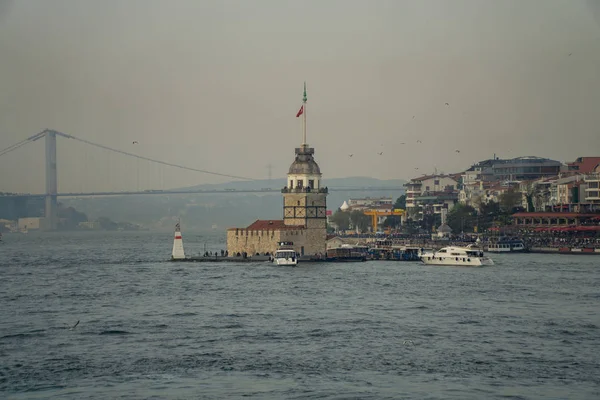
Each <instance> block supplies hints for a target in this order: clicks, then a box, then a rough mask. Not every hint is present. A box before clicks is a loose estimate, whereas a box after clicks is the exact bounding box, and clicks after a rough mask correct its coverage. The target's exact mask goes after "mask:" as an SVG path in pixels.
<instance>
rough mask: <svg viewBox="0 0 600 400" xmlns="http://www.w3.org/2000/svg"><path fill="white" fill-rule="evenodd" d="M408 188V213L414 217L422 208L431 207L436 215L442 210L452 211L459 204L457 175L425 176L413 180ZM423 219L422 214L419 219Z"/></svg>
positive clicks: (406, 185)
mask: <svg viewBox="0 0 600 400" xmlns="http://www.w3.org/2000/svg"><path fill="white" fill-rule="evenodd" d="M404 186H405V187H406V212H407V213H408V215H414V214H415V210H417V211H416V212H417V213H419V211H418V210H419V209H420V208H421V207H422V206H425V205H429V206H431V207H432V208H433V212H434V213H435V214H439V213H441V209H442V208H447V209H448V210H450V209H451V208H452V207H454V204H456V203H457V202H458V179H457V178H456V175H425V176H422V177H419V178H415V179H411V180H410V182H407V183H406V184H405V185H404ZM421 217H422V212H421V213H420V214H417V218H421Z"/></svg>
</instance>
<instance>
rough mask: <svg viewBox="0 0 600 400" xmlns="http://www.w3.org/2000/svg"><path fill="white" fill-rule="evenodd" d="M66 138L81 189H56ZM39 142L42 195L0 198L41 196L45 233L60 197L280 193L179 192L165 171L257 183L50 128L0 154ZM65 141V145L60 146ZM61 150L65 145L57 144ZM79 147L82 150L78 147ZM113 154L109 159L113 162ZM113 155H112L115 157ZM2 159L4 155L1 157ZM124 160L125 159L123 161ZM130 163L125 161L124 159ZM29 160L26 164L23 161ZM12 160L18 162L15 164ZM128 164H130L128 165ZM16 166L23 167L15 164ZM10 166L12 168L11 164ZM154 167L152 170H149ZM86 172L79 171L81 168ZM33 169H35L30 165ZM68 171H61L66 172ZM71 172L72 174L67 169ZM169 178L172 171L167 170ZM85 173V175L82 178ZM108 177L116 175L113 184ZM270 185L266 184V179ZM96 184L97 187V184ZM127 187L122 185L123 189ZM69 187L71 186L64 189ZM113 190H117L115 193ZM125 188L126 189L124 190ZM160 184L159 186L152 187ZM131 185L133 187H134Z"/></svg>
mask: <svg viewBox="0 0 600 400" xmlns="http://www.w3.org/2000/svg"><path fill="white" fill-rule="evenodd" d="M59 137H60V138H63V139H67V140H69V141H70V142H73V143H76V144H78V145H79V147H77V148H73V147H71V148H69V149H68V154H69V156H68V157H65V158H66V159H72V158H74V157H75V158H77V157H80V158H82V161H83V162H82V164H83V166H81V165H75V166H72V167H71V169H72V170H77V171H78V172H77V174H78V176H79V175H82V176H83V179H79V180H80V181H81V182H80V183H79V184H78V185H79V190H73V188H74V187H75V186H77V184H74V183H73V182H72V181H73V180H72V179H68V180H67V181H68V182H69V183H70V187H69V189H70V190H63V191H59V186H58V165H59V163H58V162H57V161H58V160H57V138H59ZM40 139H44V140H45V159H44V163H43V167H42V169H43V170H44V176H43V180H44V181H45V191H44V193H37V194H36V193H23V192H18V191H10V190H2V189H5V188H0V196H3V197H19V198H40V197H44V201H45V210H44V211H45V225H46V226H45V229H48V230H54V229H56V226H57V223H58V201H57V199H58V197H90V196H131V195H172V194H209V193H229V194H235V193H238V194H242V193H269V192H280V191H281V189H280V188H272V187H260V188H259V187H256V188H245V189H243V188H242V189H240V188H236V189H227V188H225V189H223V188H215V189H206V188H202V189H200V188H194V187H193V186H194V184H193V183H192V182H193V181H194V180H192V179H190V180H189V182H190V184H188V185H187V186H190V188H183V189H182V188H181V187H184V186H186V185H181V186H180V188H164V184H165V181H167V182H173V181H176V179H171V178H172V176H169V172H168V171H179V172H178V173H177V174H178V176H180V174H181V172H182V171H186V172H187V173H188V174H190V173H191V174H194V175H197V174H198V173H201V174H208V175H213V176H218V177H222V178H230V179H235V180H238V181H250V182H252V181H257V180H256V179H253V178H249V177H244V176H238V175H233V174H227V173H221V172H216V171H209V170H205V169H199V168H193V167H190V166H186V165H182V164H176V163H172V162H167V161H163V160H158V159H154V158H151V157H146V156H142V155H140V154H135V153H132V152H128V151H124V150H119V149H115V148H112V147H109V146H106V145H102V144H99V143H95V142H92V141H90V140H86V139H82V138H78V137H76V136H73V135H69V134H66V133H63V132H58V131H55V130H51V129H45V130H43V131H42V132H39V133H37V134H35V135H33V136H30V137H28V138H26V139H24V140H22V141H20V142H18V143H15V144H13V145H12V146H9V147H7V148H5V149H2V150H0V157H3V156H6V155H8V154H10V153H13V152H14V151H15V150H18V149H20V148H22V147H24V146H26V145H28V144H30V143H34V142H36V141H38V140H40ZM61 143H63V142H61ZM61 146H63V145H62V144H61ZM82 146H83V147H82ZM87 148H94V149H97V150H100V151H102V152H104V153H105V154H107V155H108V158H107V159H105V160H104V161H101V163H103V164H105V165H104V167H100V168H98V167H96V168H94V167H93V166H92V167H90V164H91V163H92V161H97V160H93V159H94V157H92V155H91V154H90V153H89V152H88V151H87ZM111 154H112V155H113V156H112V158H111ZM115 156H116V157H115ZM5 158H6V157H5ZM123 160H125V161H123ZM127 160H129V161H127ZM27 161H29V160H27ZM13 162H16V161H13ZM132 162H133V163H134V164H132ZM18 164H19V165H23V164H24V163H23V162H22V161H21V162H18ZM11 165H12V164H11ZM150 166H154V168H152V167H150ZM10 168H11V167H4V168H3V169H6V170H10ZM82 169H83V170H84V171H83V172H81V170H82ZM31 170H34V171H35V170H37V168H35V167H33V168H31ZM100 170H104V171H103V172H104V177H105V178H106V176H108V179H104V180H103V182H104V184H105V186H106V183H107V182H108V186H109V188H106V189H105V190H99V189H98V188H87V187H85V186H86V183H85V182H89V181H94V179H90V178H93V177H94V176H96V175H99V174H100ZM123 171H130V174H131V172H133V175H135V176H134V178H133V179H125V178H123ZM66 172H68V171H61V173H66ZM71 172H72V171H71ZM171 174H173V172H171ZM86 175H89V176H86ZM111 177H118V178H119V179H117V178H115V179H114V180H113V179H111ZM269 181H270V180H269ZM96 184H97V183H96ZM124 185H125V186H124ZM67 186H69V185H67ZM115 186H121V187H119V188H118V189H117V188H115ZM123 186H124V187H123ZM157 186H159V187H160V188H156V187H157ZM132 187H135V189H132ZM328 190H329V191H349V192H352V191H363V192H364V191H367V192H369V191H398V190H399V188H397V187H330V188H328Z"/></svg>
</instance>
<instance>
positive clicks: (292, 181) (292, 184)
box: [289, 179, 294, 189]
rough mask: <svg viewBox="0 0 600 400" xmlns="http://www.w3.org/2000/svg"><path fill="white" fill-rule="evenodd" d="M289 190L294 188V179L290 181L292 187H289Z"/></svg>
mask: <svg viewBox="0 0 600 400" xmlns="http://www.w3.org/2000/svg"><path fill="white" fill-rule="evenodd" d="M289 188H290V189H293V188H294V180H293V179H290V186H289Z"/></svg>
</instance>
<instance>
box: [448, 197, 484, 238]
mask: <svg viewBox="0 0 600 400" xmlns="http://www.w3.org/2000/svg"><path fill="white" fill-rule="evenodd" d="M476 222H477V212H476V211H475V209H474V208H473V207H471V206H467V205H464V204H457V205H455V206H454V207H453V208H452V210H450V212H449V213H448V226H450V228H452V231H453V232H455V233H457V232H463V231H467V232H472V231H473V227H474V226H475V224H476Z"/></svg>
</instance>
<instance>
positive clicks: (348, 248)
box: [327, 244, 369, 262]
mask: <svg viewBox="0 0 600 400" xmlns="http://www.w3.org/2000/svg"><path fill="white" fill-rule="evenodd" d="M368 254H369V248H368V247H367V246H359V245H356V246H352V245H349V244H343V245H342V246H341V247H336V248H333V249H327V261H338V262H352V261H367V255H368Z"/></svg>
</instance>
